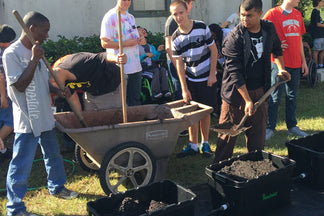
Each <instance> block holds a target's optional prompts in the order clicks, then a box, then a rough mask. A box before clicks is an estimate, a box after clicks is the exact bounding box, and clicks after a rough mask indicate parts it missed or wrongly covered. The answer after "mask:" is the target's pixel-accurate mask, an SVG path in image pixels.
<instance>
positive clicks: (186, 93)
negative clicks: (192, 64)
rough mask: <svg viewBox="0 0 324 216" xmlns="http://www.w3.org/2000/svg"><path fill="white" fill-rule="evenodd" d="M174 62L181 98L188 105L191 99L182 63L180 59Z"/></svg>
mask: <svg viewBox="0 0 324 216" xmlns="http://www.w3.org/2000/svg"><path fill="white" fill-rule="evenodd" d="M175 60H176V68H177V72H178V76H179V81H180V84H181V89H182V97H183V100H184V101H185V102H186V103H189V102H190V100H192V97H191V94H190V92H189V90H188V86H187V81H186V72H185V67H184V62H183V60H182V57H178V58H175Z"/></svg>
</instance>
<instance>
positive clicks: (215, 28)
mask: <svg viewBox="0 0 324 216" xmlns="http://www.w3.org/2000/svg"><path fill="white" fill-rule="evenodd" d="M208 27H209V29H210V31H211V32H212V33H214V34H215V35H216V40H217V41H219V42H220V44H222V41H223V30H222V28H221V27H220V26H219V25H217V24H216V23H212V24H210V25H209V26H208Z"/></svg>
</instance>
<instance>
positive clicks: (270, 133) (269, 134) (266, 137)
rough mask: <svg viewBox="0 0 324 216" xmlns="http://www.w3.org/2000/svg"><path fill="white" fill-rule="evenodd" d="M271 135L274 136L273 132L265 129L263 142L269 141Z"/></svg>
mask: <svg viewBox="0 0 324 216" xmlns="http://www.w3.org/2000/svg"><path fill="white" fill-rule="evenodd" d="M273 134H274V131H273V130H271V129H270V128H267V129H266V135H265V140H268V139H270V138H271V137H272V136H273Z"/></svg>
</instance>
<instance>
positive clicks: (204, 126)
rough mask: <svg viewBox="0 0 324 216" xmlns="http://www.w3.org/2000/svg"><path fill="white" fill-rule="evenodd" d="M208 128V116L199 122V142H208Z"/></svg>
mask: <svg viewBox="0 0 324 216" xmlns="http://www.w3.org/2000/svg"><path fill="white" fill-rule="evenodd" d="M209 127H210V115H207V116H206V117H205V118H203V119H201V120H200V134H201V142H202V143H204V142H208V140H209Z"/></svg>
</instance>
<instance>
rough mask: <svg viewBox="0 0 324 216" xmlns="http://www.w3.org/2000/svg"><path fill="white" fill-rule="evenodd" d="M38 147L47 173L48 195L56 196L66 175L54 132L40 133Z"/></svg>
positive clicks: (62, 185) (61, 188) (62, 186)
mask: <svg viewBox="0 0 324 216" xmlns="http://www.w3.org/2000/svg"><path fill="white" fill-rule="evenodd" d="M40 146H41V150H42V153H43V159H44V164H45V168H46V172H47V185H48V190H49V193H50V194H57V193H59V192H60V191H61V190H63V188H64V184H65V182H66V175H65V170H64V165H63V159H62V156H61V154H60V150H59V144H58V140H57V136H56V132H55V130H51V131H46V132H42V133H41V136H40Z"/></svg>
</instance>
